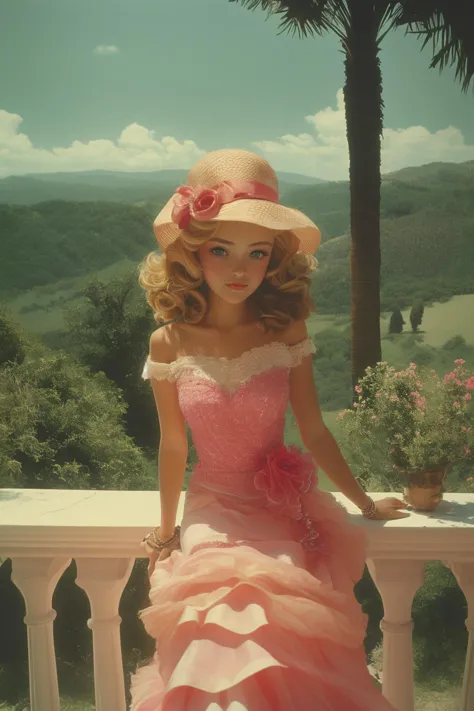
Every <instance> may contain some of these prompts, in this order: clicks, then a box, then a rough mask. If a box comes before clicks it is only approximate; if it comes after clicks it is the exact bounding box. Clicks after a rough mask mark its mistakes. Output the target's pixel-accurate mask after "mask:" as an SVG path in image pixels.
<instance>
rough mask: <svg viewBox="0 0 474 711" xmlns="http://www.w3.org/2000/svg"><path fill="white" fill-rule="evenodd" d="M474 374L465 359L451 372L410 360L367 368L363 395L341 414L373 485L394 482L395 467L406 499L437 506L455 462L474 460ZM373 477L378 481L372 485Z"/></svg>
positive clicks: (351, 447)
mask: <svg viewBox="0 0 474 711" xmlns="http://www.w3.org/2000/svg"><path fill="white" fill-rule="evenodd" d="M473 391H474V374H473V372H472V371H471V370H469V369H468V368H466V366H465V362H464V360H462V359H458V360H456V361H454V367H453V369H452V370H451V372H449V373H447V374H446V375H445V376H444V377H442V376H440V375H439V374H438V373H437V372H436V371H435V370H433V369H430V368H427V367H417V366H416V365H415V364H414V363H410V365H409V367H408V368H406V369H405V370H399V371H397V370H396V369H395V368H394V367H393V366H390V365H389V364H388V363H386V362H383V363H378V364H377V366H376V367H374V368H367V370H366V372H365V375H364V377H363V378H362V379H361V380H360V381H359V383H358V385H357V386H356V393H357V399H356V400H355V402H354V403H353V406H352V407H351V408H350V409H347V410H344V411H343V412H341V413H340V414H339V418H340V422H341V434H342V442H341V444H342V448H343V450H344V451H345V453H346V455H347V457H348V459H349V461H350V462H351V464H352V465H353V467H354V469H355V470H356V471H357V473H359V474H360V475H361V476H362V478H363V479H364V480H365V482H366V483H367V484H368V485H369V486H370V485H371V480H372V482H373V483H375V481H377V483H378V485H379V486H380V482H381V481H382V482H383V484H384V485H386V486H388V487H389V488H390V489H393V483H394V482H393V479H394V475H395V476H396V477H397V483H398V484H400V482H401V483H402V484H403V486H404V494H405V499H406V501H407V503H409V504H411V505H412V506H413V507H414V508H415V509H417V510H421V511H433V510H434V509H435V508H436V507H437V506H438V504H439V502H440V501H441V499H442V495H443V490H444V484H445V480H446V474H447V472H448V469H449V467H451V466H453V465H459V464H464V465H465V468H466V471H467V468H468V464H471V465H472V463H473V462H474V407H473ZM373 483H372V485H373Z"/></svg>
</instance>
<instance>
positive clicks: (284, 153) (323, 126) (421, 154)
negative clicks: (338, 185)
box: [253, 89, 474, 180]
mask: <svg viewBox="0 0 474 711" xmlns="http://www.w3.org/2000/svg"><path fill="white" fill-rule="evenodd" d="M305 121H306V122H307V123H308V124H309V125H310V126H311V129H312V133H301V134H299V135H293V134H287V135H285V136H281V137H280V138H279V139H276V140H263V141H255V142H254V143H253V145H254V146H255V147H256V148H258V149H259V150H260V151H261V152H262V153H263V154H264V155H265V157H266V158H267V159H268V160H269V161H270V162H271V164H272V165H273V167H274V168H275V169H276V170H279V171H280V170H281V171H288V172H293V173H303V174H306V175H313V176H315V177H318V178H324V179H326V180H347V179H348V170H349V156H348V150H347V139H346V123H345V115H344V96H343V92H342V89H341V90H339V91H338V92H337V97H336V108H332V107H329V106H328V107H326V108H325V109H322V110H321V111H318V112H317V113H316V114H314V116H306V117H305ZM473 159H474V145H469V144H467V143H466V141H465V138H464V136H463V134H462V133H461V131H460V130H459V129H458V128H456V127H455V126H448V127H447V128H444V129H441V130H439V131H434V132H431V131H429V130H428V129H427V128H424V127H423V126H410V127H409V128H400V129H393V128H386V129H385V131H384V135H383V142H382V172H384V173H390V172H392V171H394V170H399V169H400V168H404V167H406V166H416V165H424V164H426V163H432V162H434V161H446V162H452V163H458V162H462V161H467V160H473Z"/></svg>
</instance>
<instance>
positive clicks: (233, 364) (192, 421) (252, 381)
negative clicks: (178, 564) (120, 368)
mask: <svg viewBox="0 0 474 711" xmlns="http://www.w3.org/2000/svg"><path fill="white" fill-rule="evenodd" d="M315 350H316V349H315V347H314V344H313V342H312V340H311V339H310V338H309V337H308V338H305V339H304V340H303V341H300V342H299V343H297V344H295V345H287V344H285V343H282V342H280V341H274V342H272V343H269V344H265V345H263V346H257V347H256V348H251V349H250V350H247V351H245V352H244V353H242V354H241V355H240V356H238V357H236V358H225V357H217V356H206V355H193V356H181V357H179V358H177V359H176V360H175V361H173V362H172V363H157V362H155V361H152V360H150V359H148V360H147V362H146V364H145V367H144V370H143V377H144V378H157V379H159V380H163V379H168V380H172V381H175V382H176V386H177V389H178V398H179V404H180V408H181V411H182V413H183V415H184V417H185V419H186V421H187V423H188V425H189V427H190V429H191V432H192V436H193V442H194V445H195V447H196V450H197V454H198V457H199V462H200V464H201V465H202V466H204V467H205V468H206V469H208V470H218V471H224V470H225V471H226V472H229V474H231V473H232V472H239V471H240V472H243V471H250V470H253V469H255V467H257V466H258V464H259V461H260V459H261V456H262V453H263V454H265V453H266V452H267V451H269V450H271V449H273V448H274V447H276V446H278V445H279V444H281V443H282V442H283V434H284V426H285V413H286V409H287V406H288V399H289V372H290V369H291V368H293V367H295V366H297V365H299V364H300V363H301V361H302V359H303V358H304V357H305V356H307V355H310V354H311V353H314V352H315Z"/></svg>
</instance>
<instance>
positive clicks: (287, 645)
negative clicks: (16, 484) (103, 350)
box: [131, 150, 406, 711]
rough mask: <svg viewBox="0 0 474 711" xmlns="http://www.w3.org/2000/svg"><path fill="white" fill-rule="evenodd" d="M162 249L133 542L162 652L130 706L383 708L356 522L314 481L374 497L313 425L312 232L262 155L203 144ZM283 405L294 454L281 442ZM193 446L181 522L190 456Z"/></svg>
mask: <svg viewBox="0 0 474 711" xmlns="http://www.w3.org/2000/svg"><path fill="white" fill-rule="evenodd" d="M154 229H155V234H156V237H157V240H158V243H159V245H160V247H161V249H162V254H161V255H157V254H156V253H152V254H150V255H149V256H148V257H147V259H146V260H145V262H144V264H143V266H142V270H141V276H140V281H141V284H142V286H143V287H144V288H145V290H146V292H147V297H148V302H149V304H150V305H151V307H152V308H153V310H154V312H155V315H156V319H157V321H160V322H163V323H164V322H170V323H166V324H165V325H163V326H162V327H161V328H159V329H158V330H157V331H155V332H154V333H153V334H152V336H151V341H150V355H149V358H148V360H147V363H146V365H145V370H144V377H145V378H150V380H151V384H152V387H153V392H154V395H155V399H156V405H157V409H158V415H159V422H160V430H161V440H160V447H159V461H158V464H159V479H160V494H161V519H160V525H159V526H158V527H157V528H156V529H154V530H153V531H152V532H150V534H148V535H147V536H146V537H145V539H144V542H143V545H144V547H145V550H146V552H147V554H148V555H149V559H150V564H149V573H150V606H149V607H147V608H146V609H145V610H142V611H141V612H140V616H141V619H142V620H143V623H144V625H145V628H146V630H147V632H148V633H149V634H150V635H151V636H152V637H153V638H154V639H155V640H156V650H157V651H156V654H155V655H154V658H153V660H152V661H151V662H150V663H149V664H147V665H146V666H143V667H141V668H140V669H138V671H137V672H136V674H135V675H134V676H133V678H132V688H131V692H132V705H131V709H132V711H315V710H316V709H317V711H393V707H392V706H391V705H390V704H389V703H388V701H387V700H386V699H384V697H383V696H382V694H381V693H380V691H379V690H378V689H377V688H376V686H375V685H374V682H373V681H372V678H371V677H370V675H369V673H368V671H367V667H366V660H365V654H364V648H363V641H364V636H365V627H366V618H365V615H364V614H363V613H362V611H361V609H360V606H359V605H358V603H357V600H356V599H355V597H354V593H353V587H354V584H355V582H357V580H359V579H360V577H361V575H362V572H363V567H364V561H365V550H364V538H363V533H362V528H361V527H359V526H355V525H352V524H350V522H349V520H348V517H347V514H346V512H345V510H344V509H343V508H342V507H341V506H339V505H338V504H337V503H336V502H335V499H334V497H333V496H332V495H331V494H329V493H326V492H323V491H321V490H319V489H318V486H317V467H321V468H322V469H323V470H324V472H325V473H326V474H327V476H328V477H330V478H331V479H332V481H333V482H334V483H335V485H336V486H337V487H338V489H339V490H340V491H341V492H342V493H343V494H344V495H345V496H346V497H347V498H348V499H350V500H351V501H352V502H353V503H354V504H355V505H356V506H357V507H359V509H360V510H361V514H362V515H364V516H366V517H368V518H376V519H390V518H396V517H399V516H403V515H406V514H404V513H403V512H402V509H404V508H406V506H405V504H404V503H403V502H402V501H400V500H399V499H396V498H385V499H383V500H379V501H377V502H376V503H375V502H374V501H373V500H372V499H371V498H370V497H369V496H368V495H367V494H366V493H365V492H364V491H363V489H362V488H361V487H360V485H359V484H358V482H357V481H356V479H355V478H354V476H353V475H352V474H351V472H350V470H349V467H348V465H347V464H346V462H345V460H344V458H343V456H342V455H341V453H340V451H339V448H338V446H337V444H336V442H335V440H334V438H333V437H332V435H331V434H330V432H329V431H328V429H327V428H326V427H325V425H324V422H323V419H322V416H321V411H320V408H319V405H318V397H317V391H316V387H315V384H314V381H313V368H312V358H311V354H312V353H314V351H315V349H314V346H313V343H312V340H311V339H310V338H309V337H308V334H307V331H306V326H305V319H306V318H307V317H308V315H309V314H310V312H311V301H310V299H309V293H308V292H309V285H310V274H311V272H312V270H313V269H314V267H315V264H316V262H315V259H314V257H312V256H311V255H312V254H313V252H314V251H315V250H316V249H317V247H318V245H319V241H320V232H319V230H318V228H317V227H316V225H314V224H313V222H312V221H311V220H310V219H308V218H307V217H306V216H305V215H303V214H302V213H300V212H298V211H296V210H293V209H290V208H287V207H284V206H282V205H280V204H279V202H278V184H277V178H276V175H275V173H274V171H273V170H272V168H271V167H270V165H269V164H268V163H267V162H266V161H265V160H263V159H262V158H261V157H259V156H258V155H255V154H253V153H249V152H247V151H239V150H223V151H216V152H213V153H209V154H207V155H206V156H204V157H203V158H202V159H201V160H200V161H199V162H198V163H197V164H196V165H195V166H194V167H193V168H192V169H191V171H190V173H189V176H188V185H187V186H185V187H180V188H178V189H177V191H176V193H175V195H174V196H173V197H172V198H171V199H170V201H169V203H168V204H167V205H166V206H165V207H164V208H163V210H162V211H161V213H160V214H159V215H158V217H157V218H156V220H155V224H154ZM288 404H290V405H291V408H292V410H293V413H294V416H295V419H296V422H297V423H298V426H299V430H300V433H301V440H302V442H303V444H304V446H305V448H306V450H307V451H306V452H303V451H301V450H300V449H299V448H296V447H289V446H285V444H284V441H283V434H284V424H285V412H286V409H287V406H288ZM186 423H187V424H188V425H189V426H190V429H191V432H192V436H193V441H194V444H195V447H196V450H197V453H198V458H199V461H198V464H197V465H196V467H195V468H194V471H193V474H192V477H191V480H190V483H189V487H188V489H187V492H186V501H185V510H184V516H183V519H182V522H181V527H179V526H176V515H177V508H178V502H179V497H180V493H181V491H182V487H183V479H184V472H185V466H186V460H187V454H188V448H187V435H186Z"/></svg>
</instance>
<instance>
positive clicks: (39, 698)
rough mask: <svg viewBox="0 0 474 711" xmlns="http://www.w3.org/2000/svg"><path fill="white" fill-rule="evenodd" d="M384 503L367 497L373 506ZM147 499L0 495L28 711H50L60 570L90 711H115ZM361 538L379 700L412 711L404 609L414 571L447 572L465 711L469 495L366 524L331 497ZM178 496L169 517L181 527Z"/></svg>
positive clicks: (471, 610)
mask: <svg viewBox="0 0 474 711" xmlns="http://www.w3.org/2000/svg"><path fill="white" fill-rule="evenodd" d="M384 495H385V494H374V495H373V496H374V498H379V497H382V496H384ZM159 496H160V495H159V492H157V491H90V490H84V491H70V490H58V489H51V490H43V489H0V558H3V559H5V558H11V559H12V568H13V574H12V578H13V582H14V583H15V585H16V586H17V587H18V588H19V590H20V591H21V593H22V595H23V597H24V599H25V605H26V616H25V623H26V626H27V631H28V656H29V673H30V697H31V711H59V709H60V701H59V690H58V681H57V673H56V658H55V652H54V640H53V620H54V618H55V616H56V612H55V611H54V610H53V609H52V596H53V592H54V589H55V586H56V584H57V582H58V580H59V578H60V577H61V575H62V573H63V572H64V570H65V569H66V568H67V567H68V565H69V563H70V561H71V560H72V559H74V560H75V561H76V564H77V570H78V574H77V578H76V583H77V584H78V585H79V586H80V587H81V588H82V589H83V590H84V591H85V592H86V594H87V596H88V598H89V602H90V606H91V617H90V620H89V622H88V625H89V627H90V628H91V630H92V635H93V651H94V678H95V696H96V709H97V711H125V709H126V703H125V692H124V675H123V667H122V658H121V650H120V621H121V620H120V617H119V615H118V605H119V602H120V597H121V595H122V592H123V589H124V587H125V585H126V583H127V580H128V578H129V575H130V572H131V570H132V566H133V562H134V560H135V559H136V558H139V557H142V555H143V554H142V551H141V548H140V545H139V543H140V541H141V539H142V537H143V535H144V534H145V533H146V532H148V531H149V530H150V529H151V528H152V527H153V526H156V525H157V524H158V523H159V511H160V499H159ZM335 496H336V498H337V499H338V500H339V501H340V502H341V503H342V504H343V505H344V506H346V508H347V510H348V511H349V513H350V515H351V517H353V521H354V523H355V524H356V525H359V526H363V527H364V529H365V530H366V533H367V543H368V548H367V557H368V565H369V570H370V572H371V575H372V577H373V579H374V581H375V584H376V585H377V587H378V589H379V591H380V594H381V597H382V601H383V605H384V618H383V621H382V624H381V627H382V630H383V639H384V642H383V692H384V694H385V696H386V697H387V698H388V699H389V700H390V701H391V703H392V704H393V705H394V706H395V708H396V709H397V710H398V711H414V700H413V699H414V690H413V661H412V627H413V622H412V619H411V608H412V602H413V597H414V595H415V593H416V591H417V590H418V588H419V587H420V586H421V585H422V584H423V568H424V563H425V562H426V561H429V560H439V561H442V562H443V563H444V564H445V565H448V566H449V567H450V568H451V570H452V572H453V574H454V575H455V577H456V579H457V581H458V583H459V585H460V587H461V588H462V590H463V592H464V594H465V596H466V600H467V604H468V615H467V619H466V626H467V628H468V630H469V643H468V649H467V653H466V667H465V675H464V682H463V691H462V698H461V699H460V700H459V711H473V710H474V495H465V494H446V495H445V500H444V501H443V502H442V504H441V505H440V507H439V509H438V510H437V511H436V512H435V513H433V514H421V513H411V514H410V516H409V517H408V518H404V519H400V520H395V521H383V522H382V521H367V520H365V519H364V518H362V517H361V516H360V514H358V513H357V511H356V509H355V508H354V507H353V506H352V504H350V503H349V502H348V501H347V499H345V497H343V496H342V495H340V494H336V495H335ZM183 505H184V494H183V495H182V497H181V502H180V509H179V512H178V517H179V518H181V516H182V510H183Z"/></svg>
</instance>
